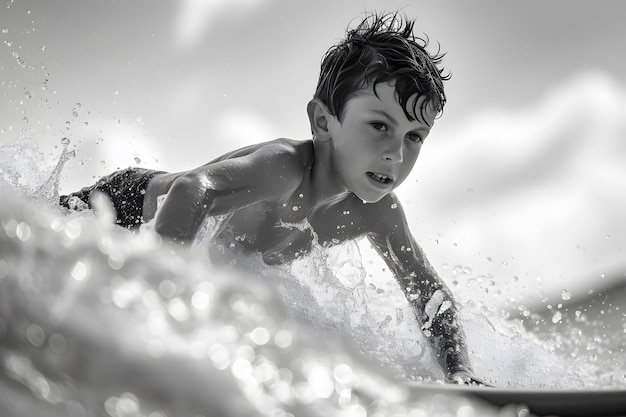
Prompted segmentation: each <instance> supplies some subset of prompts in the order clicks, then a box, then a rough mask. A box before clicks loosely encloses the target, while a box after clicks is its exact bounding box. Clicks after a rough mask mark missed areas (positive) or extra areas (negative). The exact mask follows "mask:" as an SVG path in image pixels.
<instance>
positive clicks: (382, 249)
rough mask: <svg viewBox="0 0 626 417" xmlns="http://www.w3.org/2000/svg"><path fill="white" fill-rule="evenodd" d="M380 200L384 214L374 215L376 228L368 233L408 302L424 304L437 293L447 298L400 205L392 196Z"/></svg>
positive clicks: (441, 283)
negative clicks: (409, 300) (418, 301)
mask: <svg viewBox="0 0 626 417" xmlns="http://www.w3.org/2000/svg"><path fill="white" fill-rule="evenodd" d="M385 200H386V201H383V204H382V207H383V209H384V210H385V212H384V213H377V217H376V218H377V219H381V220H379V221H377V223H376V226H375V227H374V228H373V230H372V231H371V232H370V233H369V234H368V237H369V240H370V242H371V243H372V245H373V246H374V248H375V249H376V251H377V252H378V253H379V254H380V255H381V256H382V257H383V259H384V260H385V263H386V264H387V265H388V267H389V269H390V270H391V272H392V273H393V275H394V276H395V278H396V280H397V281H398V283H399V284H400V286H401V288H402V290H403V292H404V293H405V295H406V296H407V297H408V298H409V299H414V300H417V299H418V298H419V300H420V301H421V303H425V302H427V301H428V300H429V299H430V298H431V297H432V296H433V294H434V293H435V292H436V291H437V290H442V291H444V293H445V294H446V295H449V292H448V290H447V288H446V287H445V285H444V283H443V281H442V280H441V279H440V278H439V276H438V274H437V272H436V271H435V270H434V268H433V267H432V266H431V264H430V263H429V262H428V259H427V258H426V255H425V254H424V251H423V250H422V248H421V247H420V245H419V244H418V243H417V241H416V240H415V238H414V237H413V235H412V233H411V231H410V229H409V226H408V223H407V220H406V216H405V214H404V210H403V208H402V205H401V204H400V202H399V201H398V200H397V198H396V197H395V195H393V194H390V195H389V196H388V199H387V198H386V199H385Z"/></svg>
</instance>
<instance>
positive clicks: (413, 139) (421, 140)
mask: <svg viewBox="0 0 626 417" xmlns="http://www.w3.org/2000/svg"><path fill="white" fill-rule="evenodd" d="M406 137H407V139H409V140H410V141H411V142H419V143H424V138H423V137H422V135H420V134H418V133H409V134H408V135H406Z"/></svg>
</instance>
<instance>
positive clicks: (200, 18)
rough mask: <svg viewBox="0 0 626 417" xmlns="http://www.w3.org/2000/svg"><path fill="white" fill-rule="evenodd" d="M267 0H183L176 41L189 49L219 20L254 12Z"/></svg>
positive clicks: (177, 22)
mask: <svg viewBox="0 0 626 417" xmlns="http://www.w3.org/2000/svg"><path fill="white" fill-rule="evenodd" d="M264 1H265V0H183V1H181V2H180V9H179V12H178V17H177V19H176V27H175V39H176V43H177V45H178V46H179V47H180V48H189V47H190V46H192V45H194V44H195V42H196V41H197V40H199V39H200V38H201V37H202V36H203V35H204V34H205V33H206V31H207V29H208V28H209V27H210V26H211V24H212V23H213V22H214V21H215V20H216V19H217V18H218V17H220V16H221V17H223V16H224V15H226V14H229V13H235V14H242V13H248V12H251V11H254V10H255V9H256V7H257V6H259V5H260V4H262V3H263V2H264Z"/></svg>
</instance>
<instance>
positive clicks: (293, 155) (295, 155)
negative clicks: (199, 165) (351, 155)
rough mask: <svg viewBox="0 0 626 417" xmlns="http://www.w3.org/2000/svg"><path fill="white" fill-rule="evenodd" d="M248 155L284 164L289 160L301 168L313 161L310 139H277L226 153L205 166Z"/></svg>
mask: <svg viewBox="0 0 626 417" xmlns="http://www.w3.org/2000/svg"><path fill="white" fill-rule="evenodd" d="M250 155H254V156H258V157H263V158H272V159H282V160H284V161H285V162H287V161H289V160H291V162H293V163H299V164H300V165H302V166H307V165H309V164H311V162H312V161H313V155H314V153H313V141H312V140H310V139H309V140H294V139H287V138H279V139H274V140H271V141H268V142H261V143H256V144H253V145H250V146H246V147H243V148H239V149H236V150H233V151H231V152H228V153H226V154H224V155H222V156H220V157H218V158H215V159H213V160H212V161H210V162H208V163H207V164H206V165H211V164H214V163H216V162H220V161H226V160H230V159H236V158H242V157H246V156H250Z"/></svg>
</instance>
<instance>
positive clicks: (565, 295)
mask: <svg viewBox="0 0 626 417" xmlns="http://www.w3.org/2000/svg"><path fill="white" fill-rule="evenodd" d="M571 298H572V294H571V293H570V292H569V291H567V290H565V289H564V290H561V299H562V300H565V301H567V300H570V299H571Z"/></svg>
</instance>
